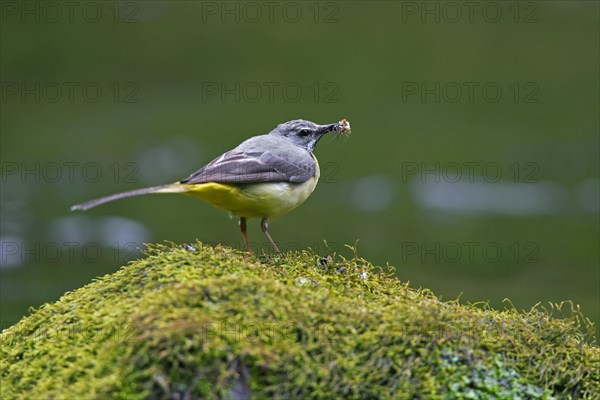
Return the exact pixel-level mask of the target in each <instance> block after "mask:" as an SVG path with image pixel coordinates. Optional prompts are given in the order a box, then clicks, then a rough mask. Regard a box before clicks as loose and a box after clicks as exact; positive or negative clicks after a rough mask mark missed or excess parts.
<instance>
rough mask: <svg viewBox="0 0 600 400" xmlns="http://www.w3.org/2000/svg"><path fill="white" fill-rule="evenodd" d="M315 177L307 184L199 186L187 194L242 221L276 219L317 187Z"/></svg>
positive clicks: (188, 187)
mask: <svg viewBox="0 0 600 400" xmlns="http://www.w3.org/2000/svg"><path fill="white" fill-rule="evenodd" d="M317 181H318V177H313V178H311V179H309V180H307V181H306V182H302V183H290V182H268V183H247V184H225V183H215V182H209V183H202V184H196V185H184V186H187V189H188V191H187V192H186V194H188V195H190V196H193V197H197V198H200V199H201V200H204V201H206V202H208V203H210V204H212V205H213V206H215V207H219V208H222V209H224V210H227V211H229V213H230V214H232V215H235V216H238V217H245V218H263V217H267V218H277V217H280V216H282V215H284V214H287V213H288V212H290V211H292V210H293V209H294V208H296V207H298V206H299V205H300V204H302V203H303V202H304V201H305V200H306V199H307V198H308V196H310V194H311V193H312V192H313V190H314V189H315V187H316V186H317Z"/></svg>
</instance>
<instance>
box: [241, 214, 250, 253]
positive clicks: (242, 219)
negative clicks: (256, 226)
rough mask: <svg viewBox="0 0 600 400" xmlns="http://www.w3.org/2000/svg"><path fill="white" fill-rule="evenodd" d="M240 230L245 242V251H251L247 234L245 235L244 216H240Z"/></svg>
mask: <svg viewBox="0 0 600 400" xmlns="http://www.w3.org/2000/svg"><path fill="white" fill-rule="evenodd" d="M240 231H242V236H243V237H244V243H246V251H247V252H248V253H252V249H250V242H249V241H248V235H246V218H244V217H241V218H240Z"/></svg>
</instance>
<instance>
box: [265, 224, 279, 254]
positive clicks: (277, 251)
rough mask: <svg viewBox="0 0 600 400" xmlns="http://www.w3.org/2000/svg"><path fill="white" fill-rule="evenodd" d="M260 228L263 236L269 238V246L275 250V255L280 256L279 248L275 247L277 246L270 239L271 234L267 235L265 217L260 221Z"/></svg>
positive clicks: (267, 228)
mask: <svg viewBox="0 0 600 400" xmlns="http://www.w3.org/2000/svg"><path fill="white" fill-rule="evenodd" d="M260 227H261V229H262V231H263V232H264V234H265V235H267V237H268V238H269V241H270V242H271V244H272V245H273V248H274V249H275V253H277V254H279V255H281V251H279V247H277V245H276V244H275V242H274V241H273V238H272V237H271V234H269V219H268V218H267V217H264V218H263V219H262V221H261V222H260Z"/></svg>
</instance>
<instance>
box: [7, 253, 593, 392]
mask: <svg viewBox="0 0 600 400" xmlns="http://www.w3.org/2000/svg"><path fill="white" fill-rule="evenodd" d="M150 253H151V254H149V257H148V258H146V259H143V260H140V261H136V262H134V263H132V264H130V265H128V266H125V267H123V268H122V269H121V270H120V271H119V272H117V273H115V274H112V275H107V276H104V277H102V278H100V279H98V280H97V281H95V282H93V283H91V284H89V285H87V286H85V287H83V288H81V289H79V290H76V291H74V292H70V293H67V294H65V295H64V296H63V297H62V298H61V299H60V300H59V301H57V302H56V303H53V304H46V305H44V306H43V307H41V308H40V309H39V310H37V311H35V312H34V313H33V314H32V315H31V316H29V317H27V318H24V319H23V320H21V321H20V322H19V323H18V324H16V325H15V326H13V327H11V328H9V329H7V330H5V331H4V332H3V333H2V345H1V357H2V365H1V367H2V382H1V383H2V385H1V393H0V394H1V397H2V398H3V399H4V398H6V399H13V398H23V399H45V398H52V399H93V398H96V399H106V398H122V399H157V398H164V399H167V398H169V399H192V398H209V399H210V398H232V399H246V398H255V399H266V398H322V399H334V398H340V399H342V398H343V399H351V398H355V399H369V398H372V399H375V398H426V399H435V398H440V399H441V398H443V399H451V398H460V399H463V398H471V399H476V398H482V399H483V398H489V399H492V398H502V399H513V398H523V399H525V398H527V399H530V398H546V399H549V398H597V395H598V393H600V382H599V377H598V367H599V366H600V365H599V360H600V357H599V356H600V351H599V349H598V347H596V346H594V345H593V344H590V343H589V341H588V340H586V337H585V336H584V335H583V334H582V333H580V329H579V322H578V320H579V316H578V315H577V314H571V316H570V317H568V318H563V319H554V318H552V317H551V316H549V315H548V313H547V312H543V311H540V310H537V309H536V310H532V311H530V312H529V313H525V314H523V313H518V312H517V311H515V310H507V311H502V312H500V311H494V310H491V309H488V308H487V307H485V306H484V307H477V306H473V305H471V306H466V305H461V304H458V302H442V301H440V300H439V299H438V298H436V297H435V296H434V295H433V294H431V293H429V292H427V291H424V290H415V289H411V288H409V287H408V286H407V285H406V284H404V283H401V282H400V281H399V280H397V279H396V278H394V277H393V276H392V275H391V273H390V271H381V270H379V269H377V268H374V267H373V266H372V265H370V264H369V263H367V262H366V261H364V260H361V259H351V260H346V259H343V258H341V257H333V258H325V259H323V258H320V257H319V256H317V255H315V254H312V253H309V252H303V253H291V254H287V255H286V256H285V257H282V258H274V259H268V258H264V259H260V258H256V257H251V256H248V255H245V254H240V253H238V252H236V251H234V250H231V249H229V248H225V247H216V248H213V247H210V246H205V245H202V244H200V243H198V244H196V245H194V246H193V247H192V246H185V247H171V246H159V247H156V248H154V249H153V250H152V251H151V252H150Z"/></svg>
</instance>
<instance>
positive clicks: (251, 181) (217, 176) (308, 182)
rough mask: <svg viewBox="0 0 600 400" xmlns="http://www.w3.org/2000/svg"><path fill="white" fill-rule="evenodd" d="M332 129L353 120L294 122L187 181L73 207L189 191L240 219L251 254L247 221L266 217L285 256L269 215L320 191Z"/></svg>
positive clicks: (265, 227) (346, 127) (346, 130)
mask: <svg viewBox="0 0 600 400" xmlns="http://www.w3.org/2000/svg"><path fill="white" fill-rule="evenodd" d="M328 132H334V133H337V134H342V135H349V134H350V123H349V122H348V121H346V120H345V119H343V120H341V121H340V122H338V123H336V124H326V125H318V124H315V123H314V122H310V121H306V120H302V119H297V120H294V121H288V122H285V123H283V124H280V125H278V126H277V128H275V129H273V130H272V131H271V132H270V133H268V134H266V135H260V136H254V137H251V138H250V139H248V140H246V141H244V142H243V143H242V144H240V145H239V146H238V147H236V148H235V149H233V150H230V151H228V152H227V153H225V154H223V155H221V156H219V157H217V158H215V159H214V160H212V161H211V162H209V163H208V164H207V165H206V166H204V167H202V168H200V169H199V170H198V171H196V172H194V173H193V174H192V175H190V176H189V177H187V178H186V179H184V180H182V181H179V182H175V183H170V184H166V185H161V186H154V187H149V188H144V189H137V190H131V191H129V192H123V193H117V194H113V195H111V196H106V197H101V198H99V199H95V200H90V201H88V202H86V203H82V204H77V205H75V206H73V207H71V210H83V211H85V210H88V209H90V208H92V207H96V206H99V205H100V204H104V203H108V202H109V201H113V200H118V199H122V198H124V197H132V196H141V195H144V194H151V193H182V194H187V195H190V196H194V197H197V198H199V199H201V200H204V201H206V202H208V203H210V204H212V205H213V206H216V207H219V208H222V209H224V210H227V211H229V213H230V214H231V215H235V216H238V217H240V230H241V231H242V236H243V237H244V243H245V244H246V249H247V250H248V252H250V251H251V250H250V242H249V241H248V236H247V235H246V219H248V218H262V220H261V223H260V226H261V228H262V231H263V232H264V234H265V235H266V236H267V238H268V239H269V241H270V242H271V245H273V249H274V250H275V252H276V253H278V254H281V251H279V248H278V247H277V245H276V244H275V242H274V241H273V238H272V237H271V235H270V234H269V219H270V218H276V217H280V216H282V215H284V214H287V213H288V212H290V211H291V210H293V209H294V208H296V207H298V206H299V205H300V204H302V203H303V202H304V200H306V199H307V198H308V196H309V195H310V194H311V193H312V191H313V190H314V189H315V186H317V181H318V180H319V174H320V172H319V163H318V161H317V159H316V157H315V156H314V154H313V150H314V149H315V145H316V144H317V142H318V141H319V140H320V139H321V138H322V137H323V136H324V135H325V134H326V133H328Z"/></svg>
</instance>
